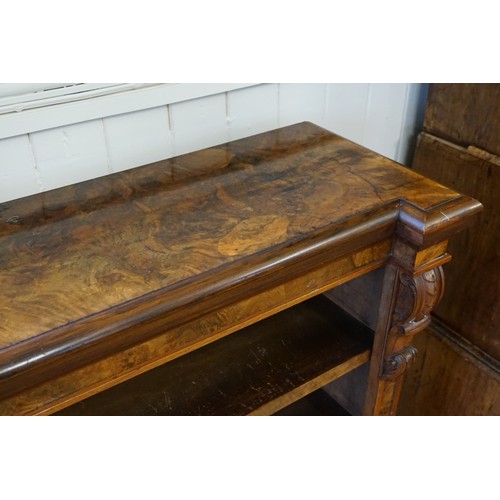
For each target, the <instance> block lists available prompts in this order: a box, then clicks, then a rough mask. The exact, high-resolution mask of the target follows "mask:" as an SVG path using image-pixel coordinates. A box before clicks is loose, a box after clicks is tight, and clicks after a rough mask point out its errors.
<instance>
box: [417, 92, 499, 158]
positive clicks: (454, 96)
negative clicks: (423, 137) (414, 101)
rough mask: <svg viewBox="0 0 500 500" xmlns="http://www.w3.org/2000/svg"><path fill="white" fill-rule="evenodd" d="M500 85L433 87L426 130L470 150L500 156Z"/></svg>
mask: <svg viewBox="0 0 500 500" xmlns="http://www.w3.org/2000/svg"><path fill="white" fill-rule="evenodd" d="M499 109H500V84H498V83H483V84H478V83H461V84H460V83H433V84H431V85H430V87H429V96H428V101H427V108H426V112H425V121H424V130H425V131H426V132H429V133H431V134H433V135H436V136H438V137H441V138H442V139H446V140H448V141H451V142H453V143H455V144H456V145H458V146H462V147H464V148H467V147H468V146H475V147H477V148H480V149H484V150H486V151H488V152H489V153H493V154H495V155H498V156H500V141H499V140H498V137H499V136H500V113H499V112H498V110H499Z"/></svg>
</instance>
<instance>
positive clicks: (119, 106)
mask: <svg viewBox="0 0 500 500" xmlns="http://www.w3.org/2000/svg"><path fill="white" fill-rule="evenodd" d="M252 85H258V84H257V83H96V84H94V83H92V84H90V83H79V84H75V83H61V84H0V139H5V138H8V137H14V136H17V135H22V134H27V133H31V132H37V131H39V130H46V129H50V128H55V127H61V126H64V125H70V124H73V123H79V122H84V121H88V120H95V119H98V118H103V117H107V116H113V115H119V114H123V113H130V112H133V111H139V110H142V109H149V108H154V107H158V106H164V105H167V104H173V103H175V102H180V101H187V100H190V99H196V98H198V97H204V96H208V95H213V94H219V93H223V92H230V91H232V90H237V89H240V88H244V87H250V86H252ZM16 86H17V87H16Z"/></svg>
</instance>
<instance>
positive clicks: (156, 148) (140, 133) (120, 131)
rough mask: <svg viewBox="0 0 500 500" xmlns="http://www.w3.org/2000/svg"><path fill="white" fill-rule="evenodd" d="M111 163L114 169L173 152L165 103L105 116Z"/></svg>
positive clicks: (114, 170) (152, 159)
mask: <svg viewBox="0 0 500 500" xmlns="http://www.w3.org/2000/svg"><path fill="white" fill-rule="evenodd" d="M103 123H104V134H105V138H106V146H107V150H108V155H109V163H110V167H111V170H112V171H113V172H118V171H120V170H126V169H129V168H133V167H137V166H139V165H144V164H147V163H153V162H155V161H158V160H163V159H164V158H169V157H171V156H172V136H171V132H170V126H169V118H168V109H167V107H166V106H160V107H158V108H152V109H146V110H143V111H137V112H135V113H126V114H123V115H117V116H110V117H108V118H104V119H103Z"/></svg>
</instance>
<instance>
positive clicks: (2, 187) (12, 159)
mask: <svg viewBox="0 0 500 500" xmlns="http://www.w3.org/2000/svg"><path fill="white" fill-rule="evenodd" d="M37 176H38V172H37V170H36V167H35V159H34V158H33V153H32V151H31V144H30V140H29V137H28V136H27V135H20V136H18V137H10V138H9V139H3V140H1V141H0V203H1V202H2V201H7V200H12V199H15V198H22V197H23V196H28V195H30V194H33V193H36V192H38V191H40V190H41V186H40V185H39V184H38V181H37Z"/></svg>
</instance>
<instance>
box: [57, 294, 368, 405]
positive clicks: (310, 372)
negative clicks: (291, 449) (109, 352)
mask: <svg viewBox="0 0 500 500" xmlns="http://www.w3.org/2000/svg"><path fill="white" fill-rule="evenodd" d="M269 332H273V334H272V335H269ZM371 333H372V332H371V331H370V330H369V329H368V328H366V327H364V326H363V325H361V324H360V323H357V322H356V321H354V320H353V318H351V317H349V316H348V315H347V314H346V313H344V312H342V310H341V309H340V308H335V307H334V306H333V304H331V303H330V302H329V301H328V300H327V299H326V298H325V297H321V296H319V297H315V298H314V299H311V300H309V301H307V302H303V303H302V304H300V305H299V306H297V307H295V308H292V309H287V310H286V311H284V312H281V313H279V314H276V315H274V316H271V317H270V318H268V319H266V320H264V321H261V322H259V323H256V324H255V325H253V326H251V327H248V328H246V329H243V330H241V331H239V332H237V333H234V334H233V335H230V336H228V337H226V338H224V339H222V340H219V341H217V342H214V343H212V344H210V345H209V346H206V347H204V348H202V349H198V350H197V351H195V352H193V353H191V354H189V355H187V356H183V357H182V358H179V359H177V360H175V361H172V362H170V363H167V364H165V365H163V366H161V367H159V368H156V369H155V370H151V371H149V372H147V373H145V374H143V375H140V376H138V377H135V378H134V379H132V380H130V381H128V382H125V383H123V384H120V385H118V386H116V387H114V388H112V389H109V390H108V391H105V392H102V393H100V394H98V395H96V396H93V397H91V398H88V399H86V400H84V401H82V402H80V403H78V404H76V405H74V406H72V407H69V408H66V409H65V410H62V411H61V412H59V414H60V415H155V414H156V415H248V414H253V415H269V414H272V413H274V412H276V411H278V410H279V409H281V408H283V407H285V406H286V405H288V404H290V403H292V402H294V401H296V400H297V399H299V398H300V397H302V396H305V395H306V394H309V393H311V392H313V391H314V390H316V389H318V388H319V387H321V386H323V385H325V384H326V383H327V382H330V381H331V380H333V379H335V378H337V377H339V376H340V375H342V374H343V373H345V372H346V371H347V370H349V369H352V368H355V367H357V366H359V365H360V364H362V363H364V362H366V361H367V360H368V357H369V350H370V345H371V341H372V335H371Z"/></svg>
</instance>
